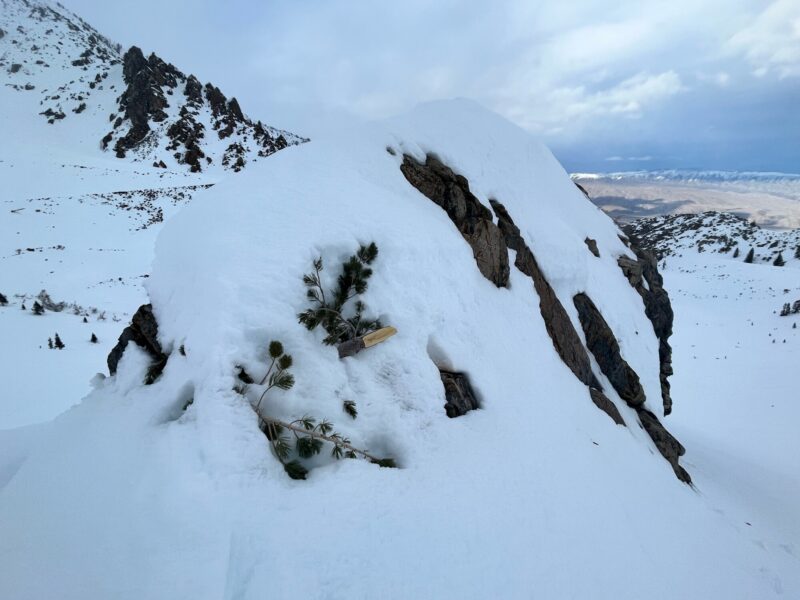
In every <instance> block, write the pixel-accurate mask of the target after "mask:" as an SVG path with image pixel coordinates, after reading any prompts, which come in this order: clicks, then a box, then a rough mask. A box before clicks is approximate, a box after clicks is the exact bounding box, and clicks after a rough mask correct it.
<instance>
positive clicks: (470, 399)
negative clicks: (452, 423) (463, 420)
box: [439, 369, 479, 419]
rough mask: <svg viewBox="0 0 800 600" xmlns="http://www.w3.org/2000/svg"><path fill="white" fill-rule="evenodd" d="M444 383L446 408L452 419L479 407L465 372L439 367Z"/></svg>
mask: <svg viewBox="0 0 800 600" xmlns="http://www.w3.org/2000/svg"><path fill="white" fill-rule="evenodd" d="M439 375H440V376H441V378H442V385H444V397H445V400H446V402H445V405H444V410H445V412H446V413H447V416H448V417H450V418H451V419H452V418H454V417H460V416H462V415H465V414H467V412H469V411H471V410H475V409H476V408H478V407H479V405H478V399H477V398H476V397H475V393H474V392H473V391H472V386H471V385H470V384H469V379H468V378H467V376H466V375H465V374H464V373H454V372H451V371H442V370H441V369H439Z"/></svg>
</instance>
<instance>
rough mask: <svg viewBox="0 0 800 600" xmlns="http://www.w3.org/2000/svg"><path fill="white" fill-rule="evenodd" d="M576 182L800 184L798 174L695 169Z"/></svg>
mask: <svg viewBox="0 0 800 600" xmlns="http://www.w3.org/2000/svg"><path fill="white" fill-rule="evenodd" d="M571 176H572V178H573V179H575V180H583V179H607V180H611V181H667V182H730V181H754V182H756V181H757V182H800V174H798V173H779V172H776V171H714V170H708V171H706V170H695V169H660V170H655V171H617V172H611V173H572V175H571Z"/></svg>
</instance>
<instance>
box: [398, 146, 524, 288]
mask: <svg viewBox="0 0 800 600" xmlns="http://www.w3.org/2000/svg"><path fill="white" fill-rule="evenodd" d="M400 170H401V171H402V172H403V175H405V177H406V179H407V180H408V182H409V183H410V184H411V185H413V186H414V187H415V188H417V189H418V190H419V191H420V192H421V193H422V194H423V195H424V196H426V197H428V198H429V199H430V200H433V201H434V202H435V203H436V204H438V205H439V206H440V207H442V208H443V209H444V210H445V212H446V213H447V215H448V216H449V217H450V220H452V221H453V223H454V224H455V226H456V227H457V228H458V230H459V231H460V232H461V235H462V236H464V239H465V240H467V243H469V245H470V247H471V248H472V254H473V255H474V256H475V262H476V263H477V264H478V269H479V270H480V272H481V273H482V274H483V275H484V277H486V278H487V279H488V280H489V281H491V282H492V283H494V284H495V285H496V286H497V287H506V286H507V285H508V276H509V272H510V269H509V266H508V250H507V249H506V245H505V242H504V241H503V234H502V233H501V232H500V230H499V229H498V227H497V225H495V224H494V222H493V221H492V212H491V211H490V210H489V209H488V208H486V207H485V206H484V205H483V204H481V203H480V201H479V200H478V199H477V198H476V197H475V196H474V195H473V194H472V192H470V190H469V183H468V182H467V180H466V178H464V177H462V176H461V175H456V174H455V173H453V171H452V169H450V167H447V166H446V165H444V164H442V162H441V161H439V160H438V159H437V158H435V157H433V156H431V155H430V154H429V155H428V156H427V157H426V159H425V164H424V165H423V164H421V163H419V162H417V161H416V160H415V159H414V158H413V157H411V156H409V155H407V154H406V155H404V156H403V164H402V165H401V166H400Z"/></svg>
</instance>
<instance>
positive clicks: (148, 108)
mask: <svg viewBox="0 0 800 600" xmlns="http://www.w3.org/2000/svg"><path fill="white" fill-rule="evenodd" d="M122 72H123V78H124V81H125V83H126V85H127V87H126V89H125V91H124V92H123V93H122V95H121V96H120V97H119V100H118V101H119V108H120V112H121V113H122V115H123V116H121V117H117V118H116V119H115V120H114V125H113V129H112V131H110V132H109V133H108V134H107V135H106V136H105V137H104V138H103V140H102V146H103V147H104V148H106V147H107V146H108V145H109V144H110V143H111V142H112V141H113V140H114V139H115V138H116V142H115V143H114V151H115V152H116V155H117V157H119V158H124V157H125V156H126V154H127V153H128V152H130V151H133V150H136V151H137V153H138V154H141V153H145V154H146V153H148V152H150V153H151V154H155V156H153V159H154V162H158V160H155V159H157V158H158V153H157V152H155V151H156V150H157V149H158V147H159V144H160V143H161V142H160V140H159V137H160V136H162V135H163V137H165V138H166V139H167V143H166V150H167V151H170V152H172V156H173V158H174V159H175V160H176V161H177V162H178V163H180V164H186V165H188V166H189V168H190V170H191V171H192V172H198V171H202V170H203V167H204V166H205V165H208V164H211V163H213V162H214V161H215V160H216V161H218V162H221V163H222V165H223V166H225V167H227V168H230V169H233V170H235V171H239V170H241V169H242V168H243V167H244V166H245V164H246V162H247V158H248V157H251V156H260V157H263V156H268V155H270V154H273V153H274V152H277V151H278V150H282V149H283V148H286V147H287V146H289V145H291V144H298V143H302V142H305V141H307V140H306V139H304V138H300V137H297V136H294V135H292V134H290V133H288V132H283V131H279V130H275V129H272V128H269V127H265V126H264V125H263V124H262V123H261V122H260V121H259V122H257V123H254V122H252V121H251V120H250V119H248V118H247V117H246V116H245V115H244V113H243V112H242V109H241V107H240V106H239V102H238V101H237V100H236V99H235V98H231V99H230V100H228V99H227V98H226V97H225V94H223V93H222V91H221V90H220V89H219V88H217V87H215V86H213V85H211V84H210V83H207V84H205V86H203V85H202V84H201V83H200V81H199V80H198V79H197V78H196V77H195V76H194V75H189V76H188V77H187V76H186V75H184V74H183V73H182V72H180V71H179V70H178V69H176V68H175V67H174V66H173V65H171V64H168V63H166V62H164V61H163V60H161V59H160V58H159V57H157V56H156V55H155V54H151V55H150V56H149V57H148V58H145V57H144V55H143V54H142V51H141V50H140V49H139V48H137V47H136V46H133V47H131V48H130V50H128V51H127V52H126V53H125V55H124V57H123V67H122ZM168 98H170V100H169V101H168ZM170 102H174V103H175V104H176V105H177V107H179V110H178V118H177V119H176V120H175V121H173V122H172V123H170V124H169V125H168V126H167V125H166V124H164V125H159V124H161V123H164V121H166V120H167V119H168V118H169V115H168V113H167V109H168V108H169V107H170ZM203 111H206V112H203ZM209 112H210V115H209V114H208V113H209ZM173 114H174V113H173ZM114 116H115V115H112V119H113V117H114ZM209 118H210V121H209ZM204 120H205V124H204ZM124 124H127V125H128V129H127V131H125V130H124V129H122V130H119V128H120V127H122V126H123V125H124ZM206 127H208V128H209V129H213V130H214V131H216V132H217V135H218V137H219V139H225V138H232V141H231V144H230V145H229V146H228V147H227V149H226V150H225V151H224V154H222V155H219V156H212V155H210V154H209V151H208V149H206V150H205V151H204V149H203V148H204V140H205V136H206ZM118 130H119V131H118ZM149 136H153V139H151V138H150V137H149ZM252 146H255V147H252ZM206 148H208V147H207V146H206Z"/></svg>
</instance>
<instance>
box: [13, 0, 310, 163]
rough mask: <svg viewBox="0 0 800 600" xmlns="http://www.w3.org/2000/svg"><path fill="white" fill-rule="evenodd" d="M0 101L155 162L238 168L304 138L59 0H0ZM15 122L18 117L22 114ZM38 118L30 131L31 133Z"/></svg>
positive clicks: (95, 145) (79, 138)
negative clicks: (104, 30)
mask: <svg viewBox="0 0 800 600" xmlns="http://www.w3.org/2000/svg"><path fill="white" fill-rule="evenodd" d="M0 1H1V2H2V4H1V6H2V10H0V106H2V107H3V109H4V116H5V117H6V118H8V120H9V121H8V122H9V124H10V125H12V126H13V125H14V122H15V121H17V120H18V118H19V117H20V116H24V117H26V120H30V117H31V116H33V115H36V116H37V118H38V119H41V120H42V121H43V122H46V123H48V124H49V125H51V126H52V127H53V128H55V129H59V130H60V129H64V124H65V122H70V123H72V122H73V121H77V122H78V123H79V125H78V126H75V127H73V126H69V127H67V128H66V129H68V131H67V132H63V133H60V132H59V133H56V132H53V133H52V134H51V135H49V136H48V137H50V138H51V139H50V140H49V141H50V142H51V143H52V142H53V141H54V140H53V138H56V139H59V138H60V139H59V141H61V142H63V143H64V144H65V145H66V146H68V147H72V148H73V149H77V148H79V147H80V146H84V147H88V148H91V149H92V151H93V152H100V151H101V150H102V149H105V150H106V151H108V152H111V151H113V153H114V155H116V156H117V157H118V158H128V159H129V160H130V159H133V160H135V161H141V162H144V163H145V164H147V166H151V165H152V166H153V167H156V168H164V169H169V168H182V169H191V170H192V171H195V172H197V171H200V170H204V169H209V168H211V169H218V170H222V169H223V168H227V169H233V170H235V171H238V170H240V169H241V168H243V167H244V166H245V165H246V164H247V163H248V162H252V161H254V160H257V159H258V158H259V157H264V156H267V155H269V154H272V153H273V152H275V151H277V150H280V149H282V148H285V147H286V146H289V145H292V144H297V143H301V142H303V141H305V139H304V138H301V137H299V136H296V135H294V134H292V133H289V132H287V131H282V130H280V129H276V128H273V127H270V126H268V125H264V124H262V123H261V121H257V120H251V119H250V118H248V117H247V116H246V115H245V114H244V113H243V112H242V109H241V108H240V107H239V104H238V102H236V100H235V98H231V99H228V98H226V97H225V95H224V94H223V93H222V91H220V90H219V89H218V88H216V87H215V86H213V85H212V84H205V86H203V85H202V84H200V82H199V81H198V80H197V78H195V77H194V76H192V75H188V76H187V75H184V74H183V73H182V72H181V71H180V70H178V69H177V68H175V67H174V66H172V65H170V64H168V63H166V62H164V61H163V60H161V59H160V58H158V57H157V56H155V54H153V55H151V56H150V57H148V58H147V59H145V57H144V56H142V53H141V51H140V50H139V49H138V48H135V47H134V48H131V49H130V50H128V51H127V52H125V53H124V54H123V52H122V48H121V47H120V46H119V45H118V44H115V43H113V42H111V41H110V40H109V39H107V38H106V37H104V36H103V35H102V34H100V33H99V32H98V31H96V30H95V29H93V28H92V27H91V26H90V25H89V24H87V23H86V22H85V21H83V20H82V19H81V18H80V17H78V16H77V15H75V14H73V13H72V12H70V11H69V10H67V9H65V8H64V7H63V6H61V5H60V4H58V3H55V2H47V1H39V0H0ZM17 126H19V124H18V123H17ZM35 133H36V132H35V131H34V129H33V128H28V129H27V130H26V131H24V135H26V136H27V137H28V138H29V141H30V142H33V141H34V140H33V139H30V138H32V137H34V136H35Z"/></svg>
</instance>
